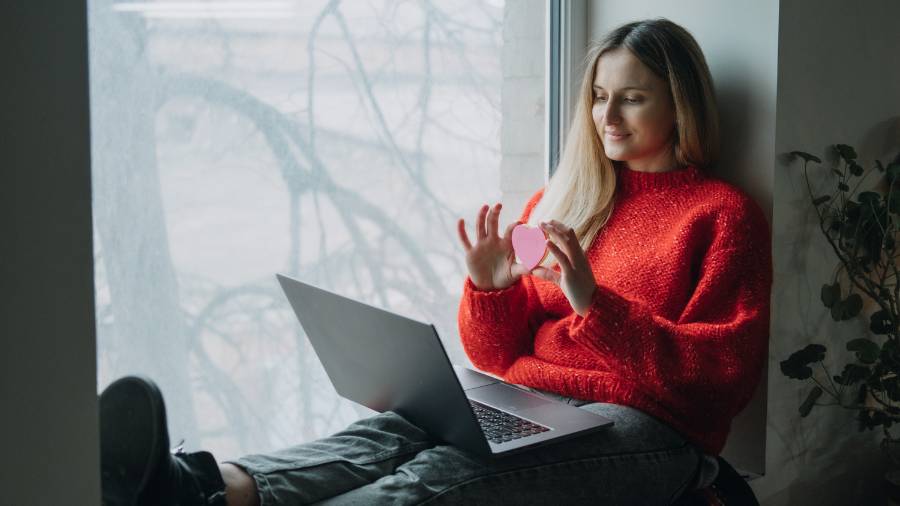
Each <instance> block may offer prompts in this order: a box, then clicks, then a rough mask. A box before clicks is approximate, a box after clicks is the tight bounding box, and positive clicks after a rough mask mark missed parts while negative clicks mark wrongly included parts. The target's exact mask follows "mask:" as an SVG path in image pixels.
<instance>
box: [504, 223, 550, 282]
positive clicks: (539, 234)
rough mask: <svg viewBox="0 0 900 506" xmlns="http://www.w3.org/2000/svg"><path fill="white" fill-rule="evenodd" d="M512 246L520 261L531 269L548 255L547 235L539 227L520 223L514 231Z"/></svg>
mask: <svg viewBox="0 0 900 506" xmlns="http://www.w3.org/2000/svg"><path fill="white" fill-rule="evenodd" d="M512 247H513V251H514V252H515V253H516V257H517V258H518V260H519V263H520V264H522V265H524V266H525V267H527V268H528V270H531V269H534V267H535V266H536V265H537V264H539V263H541V262H542V261H543V260H544V258H545V257H546V256H547V236H546V235H544V231H543V230H541V229H539V228H536V227H529V226H528V225H525V224H524V223H523V224H519V225H516V226H515V227H514V228H513V231H512Z"/></svg>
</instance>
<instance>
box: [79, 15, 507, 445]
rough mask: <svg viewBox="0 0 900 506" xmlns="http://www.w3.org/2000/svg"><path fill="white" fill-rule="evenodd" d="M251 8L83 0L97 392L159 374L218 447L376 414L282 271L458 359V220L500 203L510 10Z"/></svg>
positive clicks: (180, 424) (323, 431)
mask: <svg viewBox="0 0 900 506" xmlns="http://www.w3.org/2000/svg"><path fill="white" fill-rule="evenodd" d="M204 5H207V7H203V6H204ZM223 5H224V7H223ZM259 5H260V7H259V8H258V9H255V10H254V8H253V4H252V3H248V2H241V3H235V4H234V6H233V7H228V2H216V3H215V4H202V3H198V2H189V3H178V2H172V1H167V2H147V3H123V2H117V1H113V0H91V1H90V2H89V16H90V18H89V19H90V21H89V24H90V39H89V44H90V58H91V103H92V111H91V114H92V142H93V163H94V169H93V170H94V205H95V234H96V236H97V240H96V241H95V243H96V244H97V251H96V256H95V258H96V264H97V269H96V272H97V294H98V296H97V319H98V341H99V342H98V344H99V346H98V348H99V356H98V361H99V370H100V378H99V385H98V386H99V387H100V388H102V387H104V386H105V385H106V384H108V383H109V382H110V381H112V380H113V379H115V378H116V377H119V376H121V375H123V374H133V373H142V374H147V375H149V376H151V377H152V378H154V379H155V380H157V382H159V383H160V385H161V386H162V388H163V391H164V395H165V396H166V399H167V404H168V406H169V411H170V426H171V430H172V433H173V439H175V441H176V442H177V440H178V439H180V438H182V437H183V438H185V439H187V440H188V446H191V447H200V446H202V447H205V448H210V449H213V450H214V451H216V452H217V453H216V454H217V456H219V457H220V458H228V457H230V456H236V455H239V454H243V453H247V452H256V451H267V450H271V449H275V448H278V447H282V446H285V445H289V444H295V443H298V442H302V441H307V440H311V439H314V438H317V437H321V436H324V435H327V434H328V433H331V432H333V431H335V430H338V429H340V428H342V427H343V426H345V425H346V424H347V423H349V422H351V421H353V420H355V419H358V418H360V417H362V416H367V415H369V414H371V412H370V411H368V410H367V409H365V408H362V407H360V406H357V405H355V404H353V403H350V402H348V401H344V400H342V399H340V398H339V397H338V396H337V395H336V394H335V393H334V390H333V389H332V387H331V385H330V383H329V382H328V379H327V377H326V376H325V374H324V372H323V371H322V369H321V366H320V365H319V362H318V359H317V358H316V356H315V354H314V353H313V351H312V349H311V348H310V346H309V343H308V342H307V340H306V336H305V335H304V334H303V332H302V329H301V328H300V326H299V325H298V324H297V322H296V320H295V317H294V315H293V312H292V311H291V310H290V307H289V306H288V305H287V304H286V301H285V300H284V296H283V295H282V293H281V291H280V289H279V288H278V286H277V283H276V282H275V278H274V275H275V273H276V272H285V273H288V274H290V275H293V276H296V277H299V278H301V279H304V280H307V281H309V282H312V283H314V284H316V285H318V286H322V287H323V288H328V289H332V290H335V291H337V292H339V293H342V294H344V295H347V296H350V297H354V298H357V299H359V300H363V301H366V302H369V303H372V304H375V305H377V306H380V307H384V308H387V309H391V310H394V311H397V312H399V313H401V314H406V315H409V316H411V317H414V318H417V319H420V320H425V321H429V322H433V323H435V325H436V326H437V327H438V329H439V331H440V332H441V333H442V337H443V339H444V341H445V344H446V346H447V348H448V349H449V351H450V353H451V358H453V359H454V360H456V361H459V362H464V361H465V357H464V354H463V353H462V351H461V349H460V346H459V344H458V335H457V332H456V308H457V305H458V298H459V294H460V290H461V287H462V281H463V279H464V276H465V266H464V263H463V255H462V251H461V248H460V247H459V246H458V240H457V238H456V234H455V221H456V218H458V217H460V216H464V217H466V218H467V221H469V222H471V221H472V219H473V216H470V215H473V213H474V212H475V211H476V210H477V208H478V206H480V205H481V204H482V203H484V202H492V201H497V200H498V198H499V182H498V177H499V176H498V170H499V161H500V149H499V144H500V141H499V129H500V79H501V76H500V50H501V45H502V32H501V30H502V20H503V15H504V6H503V5H502V3H501V4H498V3H488V2H482V1H474V0H471V1H470V0H460V1H452V2H430V1H419V2H404V1H399V0H397V1H381V2H356V1H352V2H351V1H339V0H330V1H320V2H307V1H303V2H301V1H296V2H294V1H284V2H261V3H260V4H259Z"/></svg>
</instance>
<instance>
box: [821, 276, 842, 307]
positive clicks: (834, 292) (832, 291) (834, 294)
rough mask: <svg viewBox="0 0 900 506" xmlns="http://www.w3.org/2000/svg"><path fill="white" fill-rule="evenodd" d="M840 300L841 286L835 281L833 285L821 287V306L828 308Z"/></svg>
mask: <svg viewBox="0 0 900 506" xmlns="http://www.w3.org/2000/svg"><path fill="white" fill-rule="evenodd" d="M840 300H841V284H840V283H839V282H837V281H835V282H834V284H833V285H829V284H824V285H822V304H824V305H825V307H828V308H830V307H831V306H833V305H834V303H835V302H839V301H840Z"/></svg>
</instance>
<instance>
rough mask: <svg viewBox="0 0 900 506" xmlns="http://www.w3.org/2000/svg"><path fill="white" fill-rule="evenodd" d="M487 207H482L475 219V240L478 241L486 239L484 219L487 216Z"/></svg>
mask: <svg viewBox="0 0 900 506" xmlns="http://www.w3.org/2000/svg"><path fill="white" fill-rule="evenodd" d="M487 212H488V206H487V205H483V206H481V209H480V210H479V211H478V217H477V218H475V238H476V239H478V240H479V241H481V240H483V239H484V238H485V237H487V231H486V230H485V228H484V218H485V216H487Z"/></svg>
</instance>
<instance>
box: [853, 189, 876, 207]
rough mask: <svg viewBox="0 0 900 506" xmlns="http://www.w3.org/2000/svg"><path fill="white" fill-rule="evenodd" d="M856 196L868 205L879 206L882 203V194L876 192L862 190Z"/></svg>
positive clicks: (861, 202) (860, 201) (863, 203)
mask: <svg viewBox="0 0 900 506" xmlns="http://www.w3.org/2000/svg"><path fill="white" fill-rule="evenodd" d="M856 198H857V200H859V203H860V204H862V205H865V206H866V207H869V206H877V205H879V204H880V203H881V195H879V194H877V193H875V192H862V193H860V194H859V196H858V197H856Z"/></svg>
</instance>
